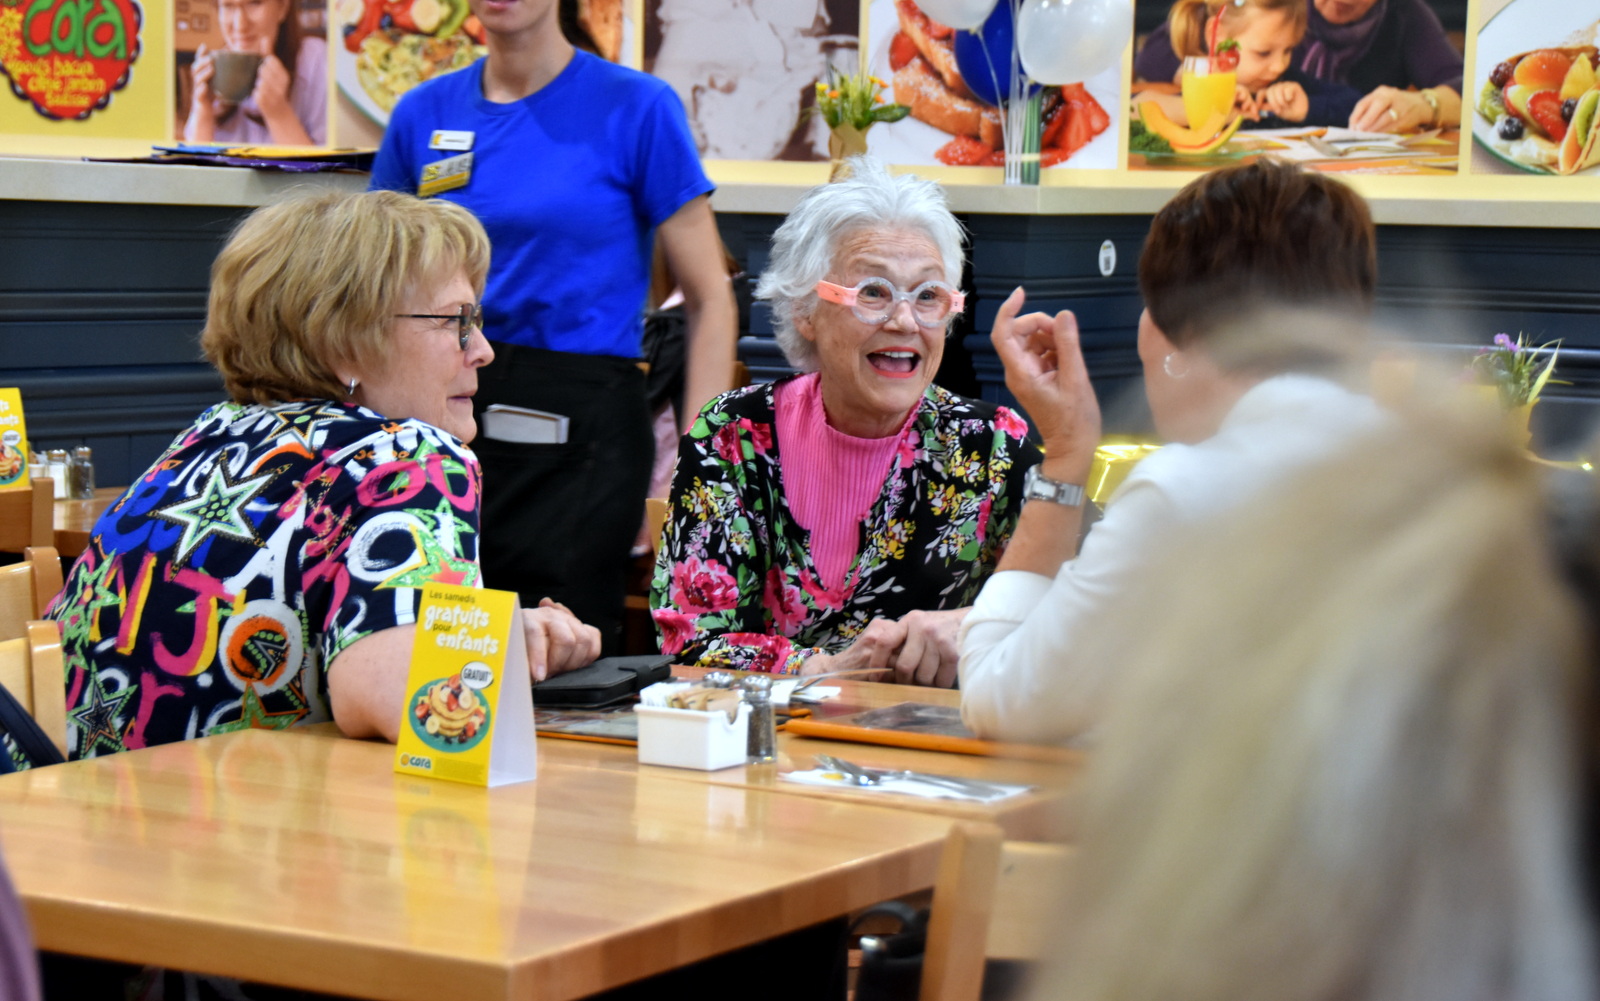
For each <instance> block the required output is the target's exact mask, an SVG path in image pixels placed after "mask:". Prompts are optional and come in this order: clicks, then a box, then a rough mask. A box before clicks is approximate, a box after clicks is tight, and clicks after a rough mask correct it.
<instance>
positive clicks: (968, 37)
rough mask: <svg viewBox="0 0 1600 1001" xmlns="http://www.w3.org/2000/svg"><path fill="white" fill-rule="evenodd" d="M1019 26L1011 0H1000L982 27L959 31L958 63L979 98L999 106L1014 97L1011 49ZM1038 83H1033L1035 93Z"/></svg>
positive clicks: (971, 88)
mask: <svg viewBox="0 0 1600 1001" xmlns="http://www.w3.org/2000/svg"><path fill="white" fill-rule="evenodd" d="M1015 37H1016V30H1015V28H1014V27H1013V25H1012V20H1011V0H1000V2H999V3H997V4H995V5H994V11H993V12H991V13H990V14H989V18H988V20H986V21H984V22H983V29H982V30H981V31H958V32H956V67H957V68H958V69H960V70H961V79H963V80H965V81H966V83H967V88H968V89H969V90H971V91H972V93H973V94H974V95H976V96H977V98H978V100H980V101H984V102H986V103H988V104H993V105H995V106H996V107H998V106H999V105H1000V104H1002V103H1003V102H1005V101H1007V100H1009V99H1010V97H1011V49H1012V44H1013V40H1014V38H1015ZM1037 89H1038V86H1037V85H1034V86H1033V87H1030V88H1029V90H1028V93H1030V94H1031V93H1033V91H1034V90H1037Z"/></svg>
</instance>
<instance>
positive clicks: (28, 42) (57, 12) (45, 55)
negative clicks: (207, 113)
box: [0, 0, 144, 119]
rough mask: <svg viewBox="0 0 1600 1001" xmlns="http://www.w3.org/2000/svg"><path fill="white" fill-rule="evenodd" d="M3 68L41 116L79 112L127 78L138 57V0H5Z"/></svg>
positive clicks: (100, 103) (105, 101)
mask: <svg viewBox="0 0 1600 1001" xmlns="http://www.w3.org/2000/svg"><path fill="white" fill-rule="evenodd" d="M4 3H5V6H0V72H4V73H5V75H6V76H7V77H8V78H9V79H10V81H11V90H12V92H13V93H15V94H16V95H17V96H18V97H20V98H22V99H23V100H25V101H29V102H30V103H32V104H33V107H34V109H35V110H36V111H38V112H39V114H41V115H44V116H45V117H46V118H55V119H73V118H77V119H82V118H88V117H89V116H90V115H91V114H92V113H94V112H96V111H100V110H102V109H104V108H105V107H106V106H107V105H109V104H110V103H111V95H112V94H114V93H115V92H116V91H118V90H121V89H122V88H123V87H126V86H127V85H128V80H129V78H130V77H131V76H132V73H133V63H134V61H135V60H136V59H138V58H139V53H140V47H141V39H140V31H141V29H142V28H143V27H144V11H143V9H142V8H141V7H140V6H139V3H138V0H4Z"/></svg>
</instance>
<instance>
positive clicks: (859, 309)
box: [817, 278, 967, 327]
mask: <svg viewBox="0 0 1600 1001" xmlns="http://www.w3.org/2000/svg"><path fill="white" fill-rule="evenodd" d="M817 295H818V296H819V297H821V298H823V299H826V300H827V301H829V302H836V303H838V304H839V305H841V306H849V307H850V312H852V313H854V314H855V315H856V319H858V320H860V321H861V322H862V323H886V322H888V319H889V317H890V316H892V315H894V311H895V308H896V307H897V306H899V304H900V303H901V302H906V303H909V304H910V305H911V316H912V318H913V319H915V320H916V321H917V324H918V325H919V326H923V327H937V326H939V325H940V324H942V323H944V321H945V319H946V318H947V317H948V316H949V315H950V314H951V313H959V312H961V310H962V307H964V306H965V305H966V302H967V297H966V296H965V295H963V294H962V293H960V292H957V291H956V290H955V289H953V288H951V287H950V286H948V285H946V284H945V283H944V282H923V283H922V284H921V285H918V286H917V287H916V288H914V289H912V290H911V291H909V292H903V291H901V290H900V287H899V286H897V285H895V283H894V282H891V281H890V280H889V279H887V278H863V279H861V281H859V282H857V283H856V286H855V288H850V287H848V286H845V285H835V284H834V283H833V282H817Z"/></svg>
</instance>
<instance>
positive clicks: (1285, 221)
mask: <svg viewBox="0 0 1600 1001" xmlns="http://www.w3.org/2000/svg"><path fill="white" fill-rule="evenodd" d="M1377 271H1378V262H1377V239H1376V232H1375V230H1374V229H1373V225H1372V213H1371V212H1370V211H1369V210H1368V208H1367V203H1366V201H1365V200H1363V199H1362V197H1361V196H1360V195H1358V194H1356V193H1355V192H1354V191H1352V190H1351V189H1350V188H1348V187H1347V186H1345V185H1344V184H1342V183H1340V182H1339V181H1335V180H1333V179H1332V178H1329V177H1327V176H1325V175H1323V174H1318V173H1314V172H1312V171H1308V170H1303V169H1301V168H1300V167H1297V166H1294V165H1293V164H1288V163H1281V162H1277V161H1273V160H1262V161H1258V162H1256V163H1250V164H1243V165H1241V166H1237V167H1228V168H1224V169H1222V170H1216V171H1213V172H1211V173H1209V174H1206V175H1204V176H1202V177H1199V178H1197V179H1195V180H1194V181H1191V182H1190V183H1189V184H1187V185H1186V186H1184V188H1183V190H1181V191H1179V192H1178V193H1177V194H1176V195H1174V196H1173V198H1172V200H1171V201H1169V202H1168V203H1167V204H1166V205H1164V206H1163V207H1162V209H1161V211H1160V212H1158V213H1156V217H1155V219H1154V220H1153V221H1152V223H1151V225H1150V235H1149V237H1148V238H1147V239H1146V240H1145V245H1144V251H1143V253H1142V254H1141V255H1140V257H1139V291H1140V293H1141V294H1142V295H1143V296H1144V304H1145V308H1147V309H1148V310H1149V311H1150V318H1151V319H1152V320H1154V321H1155V324H1156V326H1157V327H1159V328H1161V332H1162V333H1163V334H1165V335H1166V336H1167V339H1168V340H1170V341H1171V342H1172V343H1173V344H1174V345H1176V346H1178V347H1180V348H1182V347H1186V346H1188V345H1189V344H1191V343H1193V342H1194V341H1196V340H1202V339H1205V338H1207V337H1208V336H1210V334H1211V333H1212V332H1213V330H1214V329H1215V328H1216V327H1218V326H1219V325H1220V323H1221V322H1222V321H1231V320H1234V319H1236V318H1238V317H1239V316H1241V315H1243V314H1244V313H1246V312H1250V311H1253V310H1258V309H1261V308H1263V307H1269V306H1288V307H1294V308H1299V309H1323V308H1332V309H1336V310H1338V311H1340V312H1341V314H1343V315H1347V316H1348V315H1354V316H1357V317H1360V316H1364V315H1365V314H1366V313H1367V312H1368V311H1370V309H1371V307H1372V295H1373V289H1374V286H1375V285H1376V284H1377ZM1302 347H1303V346H1302ZM1299 353H1303V352H1299ZM1312 353H1313V354H1314V353H1315V352H1312ZM1301 360H1305V361H1309V360H1311V359H1309V358H1307V359H1301ZM1281 361H1282V363H1281V364H1276V365H1273V366H1270V367H1275V368H1278V369H1280V370H1285V371H1286V370H1289V369H1293V368H1298V367H1305V366H1302V365H1300V364H1297V363H1296V361H1295V360H1294V359H1282V360H1281Z"/></svg>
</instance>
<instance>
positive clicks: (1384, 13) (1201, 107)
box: [1128, 0, 1466, 174]
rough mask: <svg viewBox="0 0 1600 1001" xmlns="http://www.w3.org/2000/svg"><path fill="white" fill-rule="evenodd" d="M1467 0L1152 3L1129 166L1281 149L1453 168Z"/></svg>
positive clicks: (1144, 20) (1330, 160)
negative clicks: (1432, 0)
mask: <svg viewBox="0 0 1600 1001" xmlns="http://www.w3.org/2000/svg"><path fill="white" fill-rule="evenodd" d="M1465 6H1466V5H1465V2H1464V0H1438V2H1436V3H1430V2H1427V0H1142V2H1140V3H1138V4H1137V6H1136V10H1135V19H1136V40H1135V43H1134V51H1135V56H1134V63H1133V87H1132V95H1133V100H1132V105H1133V106H1132V109H1131V110H1132V112H1133V114H1132V115H1131V116H1130V133H1129V159H1128V165H1129V166H1130V167H1132V168H1134V169H1178V170H1194V169H1203V168H1206V167H1212V166H1221V165H1223V164H1226V163H1234V162H1238V161H1239V160H1242V159H1248V158H1251V157H1255V156H1260V155H1272V156H1277V157H1280V158H1284V159H1290V160H1295V161H1298V162H1302V163H1306V164H1307V165H1309V166H1313V167H1315V168H1317V169H1320V170H1338V171H1356V172H1363V171H1365V172H1382V173H1402V174H1404V173H1415V174H1439V173H1454V172H1455V170H1456V168H1457V165H1458V163H1459V159H1460V122H1461V86H1462V58H1461V46H1462V41H1461V40H1462V30H1463V28H1464V23H1460V22H1464V19H1465ZM1436 8H1437V9H1436ZM1456 8H1460V9H1459V10H1457V9H1456ZM1447 24H1448V25H1449V27H1448V28H1447V27H1446V25H1447Z"/></svg>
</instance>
